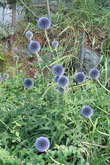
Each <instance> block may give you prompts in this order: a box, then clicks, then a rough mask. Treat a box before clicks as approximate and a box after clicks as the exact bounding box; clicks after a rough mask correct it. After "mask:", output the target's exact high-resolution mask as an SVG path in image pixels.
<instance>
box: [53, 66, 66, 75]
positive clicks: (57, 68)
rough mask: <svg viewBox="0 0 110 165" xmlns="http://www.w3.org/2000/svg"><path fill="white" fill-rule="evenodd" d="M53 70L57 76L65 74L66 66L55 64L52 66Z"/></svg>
mask: <svg viewBox="0 0 110 165" xmlns="http://www.w3.org/2000/svg"><path fill="white" fill-rule="evenodd" d="M52 72H53V74H54V75H56V76H61V75H63V74H64V72H65V69H64V67H63V66H62V65H55V66H53V68H52Z"/></svg>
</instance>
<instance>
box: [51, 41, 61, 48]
mask: <svg viewBox="0 0 110 165" xmlns="http://www.w3.org/2000/svg"><path fill="white" fill-rule="evenodd" d="M58 45H59V43H58V41H55V40H54V41H52V46H53V47H54V48H57V47H58Z"/></svg>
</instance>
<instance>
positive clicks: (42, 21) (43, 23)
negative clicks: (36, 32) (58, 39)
mask: <svg viewBox="0 0 110 165" xmlns="http://www.w3.org/2000/svg"><path fill="white" fill-rule="evenodd" d="M50 26H51V21H50V19H49V18H47V17H41V18H39V20H38V27H39V28H40V29H41V30H44V31H45V36H46V39H47V42H48V45H49V48H50V51H51V52H53V51H52V48H51V45H50V40H49V38H48V35H47V31H46V30H48V29H49V28H50Z"/></svg>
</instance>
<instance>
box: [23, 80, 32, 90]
mask: <svg viewBox="0 0 110 165" xmlns="http://www.w3.org/2000/svg"><path fill="white" fill-rule="evenodd" d="M23 84H24V87H25V88H28V89H29V88H32V87H33V85H34V82H33V81H32V80H31V79H30V78H27V79H25V80H24V82H23Z"/></svg>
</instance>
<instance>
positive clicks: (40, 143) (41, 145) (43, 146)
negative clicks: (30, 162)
mask: <svg viewBox="0 0 110 165" xmlns="http://www.w3.org/2000/svg"><path fill="white" fill-rule="evenodd" d="M35 147H36V149H37V150H38V151H39V152H46V151H47V150H48V149H49V147H50V142H49V140H48V138H46V137H43V136H41V137H39V138H37V139H36V142H35Z"/></svg>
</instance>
